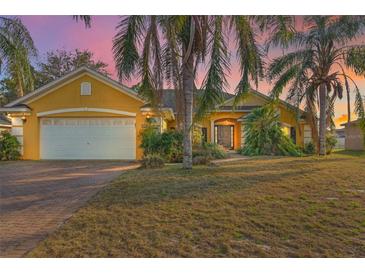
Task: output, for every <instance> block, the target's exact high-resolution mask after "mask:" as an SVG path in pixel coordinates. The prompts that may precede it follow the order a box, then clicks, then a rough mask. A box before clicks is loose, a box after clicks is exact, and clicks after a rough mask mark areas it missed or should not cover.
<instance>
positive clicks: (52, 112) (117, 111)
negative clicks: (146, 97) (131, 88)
mask: <svg viewBox="0 0 365 274" xmlns="http://www.w3.org/2000/svg"><path fill="white" fill-rule="evenodd" d="M68 112H104V113H113V114H120V115H126V116H133V117H135V116H136V113H134V112H128V111H123V110H116V109H108V108H89V107H83V108H63V109H55V110H50V111H43V112H38V113H37V117H43V116H47V115H52V114H60V113H68Z"/></svg>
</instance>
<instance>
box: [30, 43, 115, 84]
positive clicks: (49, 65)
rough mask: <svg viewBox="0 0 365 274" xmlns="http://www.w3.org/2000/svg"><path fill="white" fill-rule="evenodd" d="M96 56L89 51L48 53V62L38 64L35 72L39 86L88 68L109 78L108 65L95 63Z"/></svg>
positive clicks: (99, 62) (100, 62)
mask: <svg viewBox="0 0 365 274" xmlns="http://www.w3.org/2000/svg"><path fill="white" fill-rule="evenodd" d="M93 57H94V54H93V53H92V52H91V51H89V50H79V49H75V50H74V51H66V50H56V51H51V52H48V53H47V57H46V61H45V62H41V63H39V64H38V67H39V69H38V70H37V71H36V72H35V74H36V78H37V80H38V83H37V84H38V86H42V85H44V84H46V83H49V82H51V81H53V80H55V79H58V78H60V77H62V76H63V75H65V74H67V73H69V72H71V71H73V70H75V69H77V68H79V67H82V66H87V67H89V68H91V69H93V70H96V71H99V72H101V73H102V74H104V75H106V76H109V73H108V71H107V70H106V68H107V67H108V65H107V64H106V63H104V62H102V61H99V60H98V61H95V60H94V58H93Z"/></svg>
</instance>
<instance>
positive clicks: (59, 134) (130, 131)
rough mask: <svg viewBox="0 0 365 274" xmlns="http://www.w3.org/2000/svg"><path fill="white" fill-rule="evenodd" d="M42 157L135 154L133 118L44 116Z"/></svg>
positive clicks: (119, 156) (124, 156)
mask: <svg viewBox="0 0 365 274" xmlns="http://www.w3.org/2000/svg"><path fill="white" fill-rule="evenodd" d="M40 143H41V145H40V147H41V151H40V154H41V159H125V160H131V159H135V158H136V128H135V119H134V118H42V119H41V138H40Z"/></svg>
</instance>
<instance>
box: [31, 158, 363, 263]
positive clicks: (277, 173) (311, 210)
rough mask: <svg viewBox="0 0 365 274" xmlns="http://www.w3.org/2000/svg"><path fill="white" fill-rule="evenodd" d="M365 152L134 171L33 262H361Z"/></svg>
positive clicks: (44, 247) (41, 249) (50, 241)
mask: <svg viewBox="0 0 365 274" xmlns="http://www.w3.org/2000/svg"><path fill="white" fill-rule="evenodd" d="M364 156H365V153H362V154H360V153H359V154H356V153H355V154H354V153H336V154H334V155H331V156H327V157H326V158H324V159H320V158H318V157H303V158H287V157H276V158H268V157H266V158H260V159H249V160H244V161H237V162H227V163H225V164H222V165H221V166H219V167H205V166H200V167H196V168H194V170H193V171H191V172H188V171H184V170H181V169H180V168H179V167H178V166H169V167H165V168H164V169H162V170H134V171H129V172H127V173H124V174H123V175H122V176H120V178H119V179H118V180H116V181H115V182H114V183H112V184H111V185H109V186H108V187H107V188H106V189H104V190H103V191H102V192H101V193H99V194H98V195H97V196H96V197H95V198H94V199H93V200H92V201H91V202H90V203H89V204H88V205H87V206H86V207H84V208H82V209H81V210H79V211H78V212H77V213H76V214H75V215H74V216H73V217H72V218H71V219H70V220H69V221H68V222H67V223H66V224H65V225H63V226H62V227H61V228H60V229H59V230H58V231H57V232H56V233H54V234H53V235H51V236H50V237H49V238H48V239H46V240H45V241H43V242H42V243H41V244H40V245H39V246H38V247H36V248H35V249H34V250H33V251H32V252H31V253H30V254H28V255H29V256H31V257H364V256H365V238H364V235H365V211H364V204H365V157H364Z"/></svg>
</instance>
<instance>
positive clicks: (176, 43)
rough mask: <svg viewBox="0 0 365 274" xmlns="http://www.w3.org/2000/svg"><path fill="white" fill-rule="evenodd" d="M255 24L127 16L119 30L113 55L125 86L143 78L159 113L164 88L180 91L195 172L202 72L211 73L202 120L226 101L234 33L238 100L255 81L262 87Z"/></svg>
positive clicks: (188, 160) (188, 156)
mask: <svg viewBox="0 0 365 274" xmlns="http://www.w3.org/2000/svg"><path fill="white" fill-rule="evenodd" d="M252 20H255V19H254V18H252V17H247V16H128V17H124V18H122V19H121V21H120V23H119V24H118V26H117V30H118V32H117V34H116V36H115V38H114V41H113V43H114V45H113V50H114V58H115V61H116V68H117V71H118V74H119V78H120V79H121V80H122V81H123V80H128V79H130V78H131V77H132V76H135V75H137V76H139V78H140V88H139V91H140V93H141V95H142V96H145V97H146V98H148V99H150V100H152V101H153V102H154V104H155V106H157V107H158V106H159V104H160V102H159V99H160V95H161V90H162V89H163V87H164V83H167V84H168V85H170V86H173V87H174V89H175V90H176V91H177V92H176V97H177V98H176V99H177V100H176V101H177V109H178V111H177V112H178V113H177V116H178V124H181V125H182V127H183V133H184V158H183V167H184V168H186V169H191V168H192V125H193V105H194V102H193V100H194V98H193V97H194V96H193V94H194V90H195V78H196V71H197V68H198V66H199V65H202V64H205V65H207V67H208V68H207V73H206V76H205V79H204V81H203V85H202V89H203V91H204V92H203V94H202V96H201V97H200V99H199V102H197V103H199V108H198V112H197V118H201V117H202V116H204V114H205V113H207V111H209V110H210V109H212V108H213V107H214V106H215V105H216V104H217V103H220V102H222V101H223V99H224V97H223V93H224V91H225V90H226V88H227V80H226V76H227V73H229V64H230V58H229V57H230V55H229V49H228V45H227V44H228V39H227V36H228V35H227V34H228V33H229V32H232V33H233V34H234V37H235V42H236V55H237V57H238V59H239V62H240V72H241V80H240V82H239V84H238V86H237V89H236V93H237V100H239V99H240V98H242V97H243V96H244V95H245V94H246V92H248V91H249V89H250V83H251V81H252V82H255V83H256V84H257V83H258V81H259V78H260V77H262V76H263V66H262V60H261V52H260V50H259V48H258V46H257V44H256V35H255V32H254V31H253V28H252ZM179 117H181V118H182V119H181V120H180V121H179ZM181 121H182V122H181Z"/></svg>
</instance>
